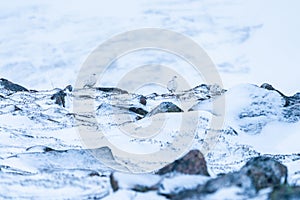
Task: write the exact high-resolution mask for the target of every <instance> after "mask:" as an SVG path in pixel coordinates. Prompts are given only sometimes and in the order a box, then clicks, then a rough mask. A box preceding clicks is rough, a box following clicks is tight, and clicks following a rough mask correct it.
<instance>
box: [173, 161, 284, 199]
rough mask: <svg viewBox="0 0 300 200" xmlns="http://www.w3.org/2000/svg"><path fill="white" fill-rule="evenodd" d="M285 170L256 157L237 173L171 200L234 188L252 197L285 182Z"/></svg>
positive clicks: (279, 165) (274, 163) (199, 197)
mask: <svg viewBox="0 0 300 200" xmlns="http://www.w3.org/2000/svg"><path fill="white" fill-rule="evenodd" d="M286 178H287V168H286V167H285V166H284V165H282V164H281V163H279V162H277V161H275V160H273V159H271V158H267V157H256V158H253V159H251V160H250V161H248V162H247V163H246V165H245V166H244V167H243V168H242V169H241V170H240V171H238V172H233V173H228V174H226V175H223V176H221V177H218V178H215V179H212V180H209V181H208V182H207V183H206V184H204V185H200V186H198V187H197V188H196V189H193V190H187V191H183V192H181V193H180V194H179V195H176V196H174V197H173V198H172V199H178V200H179V199H186V200H187V199H202V198H203V197H204V196H205V195H209V194H211V193H215V192H217V191H219V190H222V189H225V188H230V187H236V188H239V189H240V192H241V193H242V194H243V195H246V196H248V197H253V196H255V195H256V194H257V192H258V191H259V190H261V189H264V188H268V187H271V188H273V187H277V186H279V185H281V184H283V183H285V182H286Z"/></svg>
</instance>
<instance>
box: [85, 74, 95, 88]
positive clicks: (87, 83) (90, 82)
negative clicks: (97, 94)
mask: <svg viewBox="0 0 300 200" xmlns="http://www.w3.org/2000/svg"><path fill="white" fill-rule="evenodd" d="M96 82H97V78H96V74H95V73H94V74H91V75H90V76H89V78H88V79H86V80H85V81H84V86H83V88H92V87H93V86H94V85H95V84H96Z"/></svg>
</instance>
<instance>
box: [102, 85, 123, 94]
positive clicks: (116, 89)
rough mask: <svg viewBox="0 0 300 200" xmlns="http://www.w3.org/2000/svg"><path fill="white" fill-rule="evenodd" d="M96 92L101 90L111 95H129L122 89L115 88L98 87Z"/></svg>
mask: <svg viewBox="0 0 300 200" xmlns="http://www.w3.org/2000/svg"><path fill="white" fill-rule="evenodd" d="M96 90H99V91H101V92H110V93H117V94H128V92H127V91H125V90H122V89H120V88H114V87H98V88H96Z"/></svg>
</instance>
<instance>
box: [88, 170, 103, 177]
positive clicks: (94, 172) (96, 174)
mask: <svg viewBox="0 0 300 200" xmlns="http://www.w3.org/2000/svg"><path fill="white" fill-rule="evenodd" d="M89 176H91V177H93V176H100V174H99V173H98V172H96V171H93V172H91V173H89Z"/></svg>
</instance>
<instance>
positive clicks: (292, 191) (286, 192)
mask: <svg viewBox="0 0 300 200" xmlns="http://www.w3.org/2000/svg"><path fill="white" fill-rule="evenodd" d="M269 198H270V199H271V200H297V199H300V187H299V186H298V187H291V186H289V185H282V186H280V187H278V188H275V190H274V191H273V192H272V193H271V194H270V196H269Z"/></svg>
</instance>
